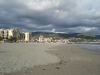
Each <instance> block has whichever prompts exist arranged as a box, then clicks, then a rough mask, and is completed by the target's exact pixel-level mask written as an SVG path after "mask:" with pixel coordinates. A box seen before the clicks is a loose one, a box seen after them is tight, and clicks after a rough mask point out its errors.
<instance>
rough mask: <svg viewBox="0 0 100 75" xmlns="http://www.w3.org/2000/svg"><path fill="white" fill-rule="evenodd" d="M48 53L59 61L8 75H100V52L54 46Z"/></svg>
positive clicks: (70, 46) (59, 45)
mask: <svg viewBox="0 0 100 75" xmlns="http://www.w3.org/2000/svg"><path fill="white" fill-rule="evenodd" d="M37 45H38V44H37ZM46 53H49V54H50V55H53V56H57V57H58V58H59V61H57V62H56V63H51V64H47V65H46V64H45V65H39V66H38V65H35V66H34V67H33V68H25V69H24V70H22V71H17V72H12V73H9V74H6V75H100V71H99V70H100V51H95V50H91V49H86V48H81V47H78V46H74V45H72V44H56V45H55V44H52V46H51V47H49V49H48V50H46Z"/></svg>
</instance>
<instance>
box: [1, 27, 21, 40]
mask: <svg viewBox="0 0 100 75" xmlns="http://www.w3.org/2000/svg"><path fill="white" fill-rule="evenodd" d="M0 36H1V37H3V38H4V39H9V38H11V37H15V38H20V32H19V30H18V29H17V28H10V29H4V28H3V29H0Z"/></svg>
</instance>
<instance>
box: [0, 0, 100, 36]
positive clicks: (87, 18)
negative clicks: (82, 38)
mask: <svg viewBox="0 0 100 75" xmlns="http://www.w3.org/2000/svg"><path fill="white" fill-rule="evenodd" d="M0 28H18V29H19V30H20V31H30V32H31V31H33V32H34V31H44V32H60V33H91V34H100V0H0Z"/></svg>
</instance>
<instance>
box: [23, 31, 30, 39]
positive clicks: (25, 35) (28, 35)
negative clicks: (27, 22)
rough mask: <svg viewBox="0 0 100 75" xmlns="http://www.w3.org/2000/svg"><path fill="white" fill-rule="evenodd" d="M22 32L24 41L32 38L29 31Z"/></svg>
mask: <svg viewBox="0 0 100 75" xmlns="http://www.w3.org/2000/svg"><path fill="white" fill-rule="evenodd" d="M23 34H24V41H30V40H31V38H32V34H31V33H30V32H23Z"/></svg>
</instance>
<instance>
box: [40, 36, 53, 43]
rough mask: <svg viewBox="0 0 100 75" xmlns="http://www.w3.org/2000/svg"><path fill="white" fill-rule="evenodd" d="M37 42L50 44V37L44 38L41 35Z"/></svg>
mask: <svg viewBox="0 0 100 75" xmlns="http://www.w3.org/2000/svg"><path fill="white" fill-rule="evenodd" d="M39 42H42V43H46V42H49V43H50V42H52V37H50V38H44V36H43V35H40V37H39Z"/></svg>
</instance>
